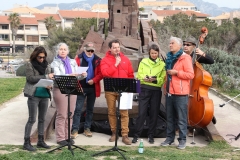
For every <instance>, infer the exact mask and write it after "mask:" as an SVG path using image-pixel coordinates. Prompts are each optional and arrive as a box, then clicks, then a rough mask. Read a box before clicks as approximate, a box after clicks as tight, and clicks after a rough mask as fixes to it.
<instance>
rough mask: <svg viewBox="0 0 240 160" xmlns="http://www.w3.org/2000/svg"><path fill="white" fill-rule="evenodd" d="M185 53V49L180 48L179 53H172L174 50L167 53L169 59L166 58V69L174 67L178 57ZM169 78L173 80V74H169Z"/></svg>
mask: <svg viewBox="0 0 240 160" xmlns="http://www.w3.org/2000/svg"><path fill="white" fill-rule="evenodd" d="M182 54H183V50H182V49H180V50H179V51H178V52H177V53H175V54H172V52H168V53H167V59H166V66H165V69H166V70H170V69H172V68H173V64H174V62H175V61H176V60H177V59H178V57H180V56H181V55H182ZM168 80H169V81H171V80H172V76H171V75H168Z"/></svg>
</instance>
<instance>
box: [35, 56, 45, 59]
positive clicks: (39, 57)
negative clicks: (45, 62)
mask: <svg viewBox="0 0 240 160" xmlns="http://www.w3.org/2000/svg"><path fill="white" fill-rule="evenodd" d="M37 58H38V59H45V58H46V57H41V56H37Z"/></svg>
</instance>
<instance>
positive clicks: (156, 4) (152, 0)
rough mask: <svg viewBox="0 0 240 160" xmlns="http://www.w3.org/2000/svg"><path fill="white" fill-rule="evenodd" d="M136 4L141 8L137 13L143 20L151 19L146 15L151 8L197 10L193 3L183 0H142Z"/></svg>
mask: <svg viewBox="0 0 240 160" xmlns="http://www.w3.org/2000/svg"><path fill="white" fill-rule="evenodd" d="M138 6H139V8H143V11H141V12H140V13H139V16H140V19H145V20H151V17H148V15H149V12H151V11H152V10H182V11H197V7H195V5H194V4H192V3H190V2H185V1H156V0H144V1H143V2H138Z"/></svg>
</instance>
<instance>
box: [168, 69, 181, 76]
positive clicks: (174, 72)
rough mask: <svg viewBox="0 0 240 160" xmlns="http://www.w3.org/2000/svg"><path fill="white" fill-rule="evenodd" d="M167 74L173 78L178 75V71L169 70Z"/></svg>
mask: <svg viewBox="0 0 240 160" xmlns="http://www.w3.org/2000/svg"><path fill="white" fill-rule="evenodd" d="M167 74H169V75H172V76H175V75H177V74H178V71H177V70H174V69H170V70H167Z"/></svg>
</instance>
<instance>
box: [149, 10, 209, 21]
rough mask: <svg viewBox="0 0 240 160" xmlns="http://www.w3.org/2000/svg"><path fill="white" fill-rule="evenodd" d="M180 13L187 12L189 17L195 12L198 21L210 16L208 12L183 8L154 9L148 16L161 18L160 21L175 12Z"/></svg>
mask: <svg viewBox="0 0 240 160" xmlns="http://www.w3.org/2000/svg"><path fill="white" fill-rule="evenodd" d="M178 13H183V14H186V15H188V16H189V17H190V16H192V15H193V14H195V15H196V20H197V21H203V20H205V19H206V18H208V17H209V15H208V14H204V13H199V12H195V11H181V10H152V11H150V12H149V14H148V17H149V19H153V20H159V21H160V22H163V19H164V18H165V17H167V16H173V15H174V14H178Z"/></svg>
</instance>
